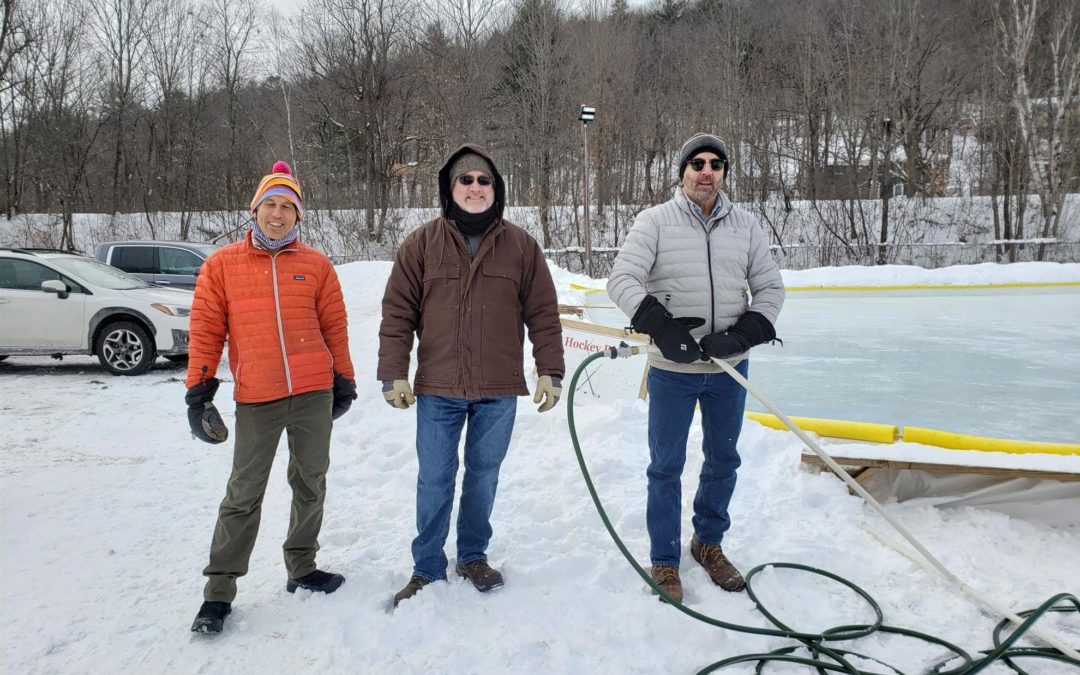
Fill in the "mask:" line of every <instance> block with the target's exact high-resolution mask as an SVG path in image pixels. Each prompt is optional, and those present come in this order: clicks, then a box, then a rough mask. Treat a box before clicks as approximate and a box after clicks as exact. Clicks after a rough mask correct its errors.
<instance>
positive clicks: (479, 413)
mask: <svg viewBox="0 0 1080 675" xmlns="http://www.w3.org/2000/svg"><path fill="white" fill-rule="evenodd" d="M515 415H517V398H516V397H514V396H499V397H496V398H482V399H479V400H473V401H469V400H466V399H461V398H448V397H446V396H431V395H428V394H421V395H419V396H417V397H416V456H417V458H418V459H419V460H420V475H419V476H418V477H417V479H416V531H417V535H416V539H413V543H412V555H413V564H414V567H413V574H415V575H418V576H421V577H424V578H425V579H428V580H435V579H445V578H446V566H447V564H448V563H447V560H446V554H445V553H444V552H443V547H444V546H445V544H446V536H447V534H449V531H450V511H451V510H452V509H453V506H454V481H455V478H456V476H457V469H458V442H459V441H460V440H461V430H462V428H463V427H464V426H465V422H466V420H468V423H469V424H468V426H469V428H468V430H467V431H466V432H465V477H464V479H463V480H462V484H461V505H460V508H459V510H458V521H457V560H458V562H459V563H462V564H463V563H468V562H472V561H474V560H486V559H487V545H488V541H489V540H490V539H491V522H490V519H491V509H492V506H493V505H494V504H495V489H496V488H497V487H498V485H499V466H500V465H502V461H503V458H504V457H506V449H507V448H508V447H509V446H510V433H511V432H512V431H513V430H514V417H515Z"/></svg>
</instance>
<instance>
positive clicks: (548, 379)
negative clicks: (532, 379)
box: [533, 375, 562, 412]
mask: <svg viewBox="0 0 1080 675" xmlns="http://www.w3.org/2000/svg"><path fill="white" fill-rule="evenodd" d="M560 396H562V378H561V377H559V376H558V375H544V376H543V377H541V378H540V381H539V382H537V383H536V396H533V403H539V402H540V401H541V400H543V401H544V404H543V405H542V406H540V407H539V408H537V409H536V411H537V412H547V411H549V410H551V409H552V408H554V407H555V404H556V403H558V402H559V397H560Z"/></svg>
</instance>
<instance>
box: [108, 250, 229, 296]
mask: <svg viewBox="0 0 1080 675" xmlns="http://www.w3.org/2000/svg"><path fill="white" fill-rule="evenodd" d="M219 248H221V247H220V246H216V245H214V244H193V243H191V242H189V241H109V242H105V243H104V244H98V247H97V248H96V249H95V250H94V257H95V258H97V259H98V260H100V261H101V262H103V263H105V264H106V265H112V266H113V267H116V268H119V269H122V270H124V271H125V272H127V273H129V274H134V275H135V276H137V277H139V278H140V279H142V280H144V281H149V282H150V283H152V284H157V285H158V286H172V287H175V288H195V277H196V276H197V275H198V274H199V268H200V267H202V264H203V261H204V260H206V259H207V258H208V257H209V256H210V254H211V253H213V252H214V251H216V250H217V249H219Z"/></svg>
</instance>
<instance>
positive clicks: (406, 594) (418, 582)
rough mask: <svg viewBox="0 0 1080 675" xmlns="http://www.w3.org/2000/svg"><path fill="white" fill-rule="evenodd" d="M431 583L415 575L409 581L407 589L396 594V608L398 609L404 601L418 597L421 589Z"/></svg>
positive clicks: (406, 585)
mask: <svg viewBox="0 0 1080 675" xmlns="http://www.w3.org/2000/svg"><path fill="white" fill-rule="evenodd" d="M430 583H431V580H430V579H425V578H424V577H421V576H417V575H413V577H412V578H411V579H409V583H407V584H405V588H403V589H401V590H400V591H398V592H397V593H395V594H394V607H397V606H398V603H399V602H401V601H402V600H408V599H409V598H411V597H412V596H414V595H416V594H417V593H419V592H420V589H422V588H423V587H424V586H427V585H428V584H430Z"/></svg>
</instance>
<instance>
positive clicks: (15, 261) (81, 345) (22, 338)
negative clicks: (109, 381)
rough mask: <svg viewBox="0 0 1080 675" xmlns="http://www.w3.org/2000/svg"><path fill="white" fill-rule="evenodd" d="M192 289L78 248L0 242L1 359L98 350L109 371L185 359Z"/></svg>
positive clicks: (127, 372)
mask: <svg viewBox="0 0 1080 675" xmlns="http://www.w3.org/2000/svg"><path fill="white" fill-rule="evenodd" d="M193 297H194V293H193V292H192V291H189V290H181V289H173V288H159V287H157V286H154V285H153V284H150V283H147V282H145V281H143V280H142V279H139V278H137V277H134V276H132V275H130V274H128V273H127V272H123V271H121V270H118V269H116V268H115V267H110V266H109V265H105V264H103V263H100V262H98V261H97V260H94V259H93V258H89V257H86V256H83V255H78V254H74V253H66V252H61V251H45V250H41V249H36V250H35V249H11V248H0V360H3V359H6V358H8V357H10V356H19V355H24V356H27V355H30V356H42V355H45V356H53V357H55V358H62V357H63V355H65V354H96V355H97V357H98V359H100V360H101V365H103V366H105V369H106V370H108V371H109V372H111V373H113V374H114V375H139V374H140V373H144V372H146V371H147V370H148V369H149V368H150V366H151V365H153V363H154V360H155V359H156V358H157V357H158V356H159V355H160V356H164V357H165V358H167V359H169V360H173V361H180V360H183V359H185V358H187V350H188V317H189V316H190V314H191V300H192V298H193Z"/></svg>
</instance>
